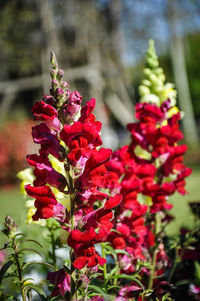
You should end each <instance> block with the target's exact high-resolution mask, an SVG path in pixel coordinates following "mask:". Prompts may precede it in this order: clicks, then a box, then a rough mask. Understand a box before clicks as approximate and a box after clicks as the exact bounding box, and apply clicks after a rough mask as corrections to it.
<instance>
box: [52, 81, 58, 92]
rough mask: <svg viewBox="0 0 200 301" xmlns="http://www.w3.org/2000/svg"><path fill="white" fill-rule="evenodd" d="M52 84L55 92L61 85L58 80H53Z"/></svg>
mask: <svg viewBox="0 0 200 301" xmlns="http://www.w3.org/2000/svg"><path fill="white" fill-rule="evenodd" d="M51 84H52V88H53V89H54V90H55V89H56V88H58V87H59V83H58V81H57V80H56V79H53V80H52V81H51Z"/></svg>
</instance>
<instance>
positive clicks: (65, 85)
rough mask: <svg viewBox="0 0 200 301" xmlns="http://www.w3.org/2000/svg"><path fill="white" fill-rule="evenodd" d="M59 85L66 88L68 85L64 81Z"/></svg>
mask: <svg viewBox="0 0 200 301" xmlns="http://www.w3.org/2000/svg"><path fill="white" fill-rule="evenodd" d="M60 86H61V88H62V89H65V88H67V87H68V86H69V84H68V82H66V81H62V82H61V84H60Z"/></svg>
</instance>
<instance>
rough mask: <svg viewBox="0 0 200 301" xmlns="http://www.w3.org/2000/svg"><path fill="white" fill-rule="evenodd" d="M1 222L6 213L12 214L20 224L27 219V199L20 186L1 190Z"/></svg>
mask: <svg viewBox="0 0 200 301" xmlns="http://www.w3.org/2000/svg"><path fill="white" fill-rule="evenodd" d="M0 204H1V210H0V224H2V223H3V221H4V218H5V216H6V215H11V216H12V217H13V218H14V219H15V220H16V222H17V223H18V224H23V223H24V220H25V216H26V214H25V212H26V208H25V206H24V204H25V200H24V198H23V196H22V195H21V194H20V192H19V188H16V187H15V188H13V187H11V188H7V189H6V188H4V189H3V190H0Z"/></svg>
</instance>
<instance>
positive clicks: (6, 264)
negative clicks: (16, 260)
mask: <svg viewBox="0 0 200 301" xmlns="http://www.w3.org/2000/svg"><path fill="white" fill-rule="evenodd" d="M12 264H13V261H11V260H10V261H8V262H6V263H5V264H4V265H3V266H2V268H1V270H0V284H1V282H2V280H3V277H4V275H5V273H6V272H7V270H8V269H9V267H10V266H11V265H12Z"/></svg>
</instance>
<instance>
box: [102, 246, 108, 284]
mask: <svg viewBox="0 0 200 301" xmlns="http://www.w3.org/2000/svg"><path fill="white" fill-rule="evenodd" d="M101 252H102V257H103V258H105V259H106V254H105V248H104V243H103V242H102V244H101ZM106 276H107V265H106V263H104V265H103V277H104V280H106Z"/></svg>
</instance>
